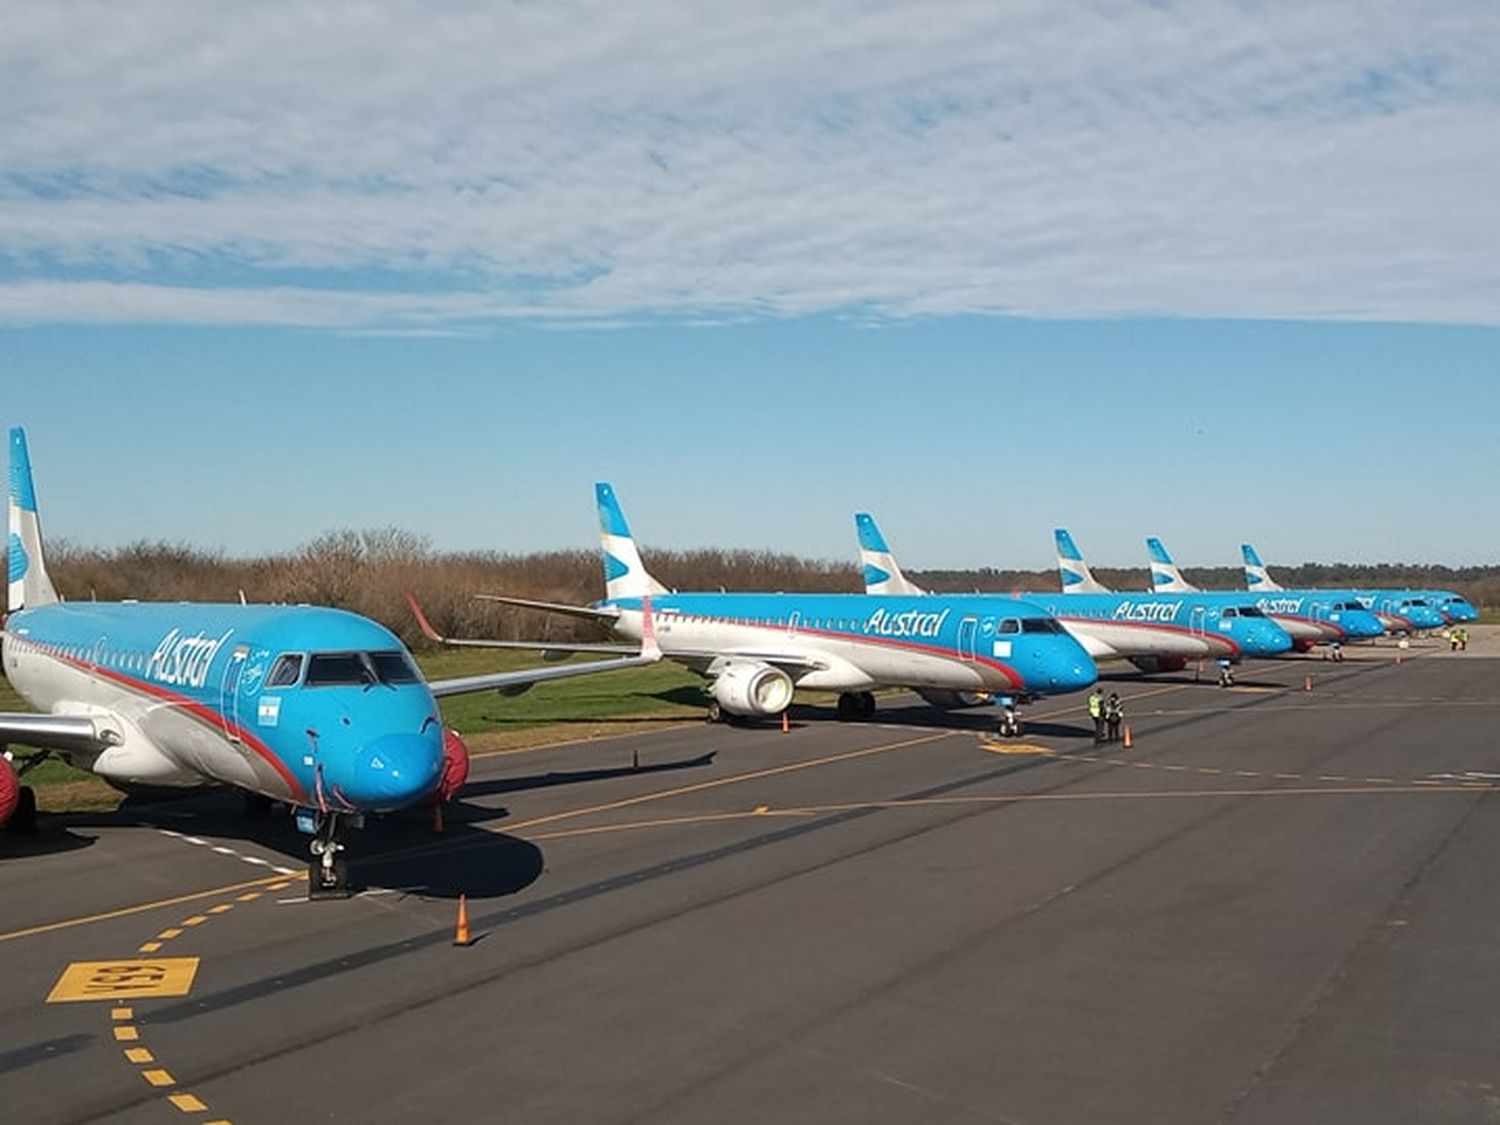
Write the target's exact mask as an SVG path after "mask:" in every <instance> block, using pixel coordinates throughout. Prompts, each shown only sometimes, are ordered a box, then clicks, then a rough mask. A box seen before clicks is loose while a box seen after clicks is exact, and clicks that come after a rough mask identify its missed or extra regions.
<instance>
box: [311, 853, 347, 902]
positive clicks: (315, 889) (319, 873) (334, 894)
mask: <svg viewBox="0 0 1500 1125" xmlns="http://www.w3.org/2000/svg"><path fill="white" fill-rule="evenodd" d="M307 897H308V898H312V899H316V898H348V897H349V863H348V861H347V860H346V859H345V858H344V857H343V856H342V855H338V856H334V858H333V865H332V866H331V867H330V868H327V869H325V868H324V867H323V860H322V857H320V856H313V857H312V859H310V860H309V861H308V864H307Z"/></svg>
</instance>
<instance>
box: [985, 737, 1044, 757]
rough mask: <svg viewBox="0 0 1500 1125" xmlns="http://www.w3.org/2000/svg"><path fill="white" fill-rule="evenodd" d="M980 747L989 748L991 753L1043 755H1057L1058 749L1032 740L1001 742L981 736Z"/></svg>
mask: <svg viewBox="0 0 1500 1125" xmlns="http://www.w3.org/2000/svg"><path fill="white" fill-rule="evenodd" d="M979 748H980V749H981V750H988V751H989V752H990V753H991V754H1040V755H1043V756H1047V755H1052V756H1054V757H1055V756H1056V755H1057V751H1056V750H1050V749H1048V748H1047V747H1045V746H1037V745H1035V744H1033V743H1030V742H1001V741H1000V740H999V739H997V738H981V739H980V740H979Z"/></svg>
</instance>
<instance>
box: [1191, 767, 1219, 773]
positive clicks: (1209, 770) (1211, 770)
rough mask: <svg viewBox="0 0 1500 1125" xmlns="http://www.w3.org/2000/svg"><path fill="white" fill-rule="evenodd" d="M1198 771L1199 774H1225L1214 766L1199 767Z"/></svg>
mask: <svg viewBox="0 0 1500 1125" xmlns="http://www.w3.org/2000/svg"><path fill="white" fill-rule="evenodd" d="M1197 770H1198V772H1199V773H1223V772H1224V771H1223V770H1216V769H1214V768H1213V767H1212V766H1198V767H1197Z"/></svg>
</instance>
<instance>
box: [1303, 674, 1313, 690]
mask: <svg viewBox="0 0 1500 1125" xmlns="http://www.w3.org/2000/svg"><path fill="white" fill-rule="evenodd" d="M1302 690H1303V691H1312V677H1311V676H1303V677H1302Z"/></svg>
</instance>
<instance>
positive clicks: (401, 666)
mask: <svg viewBox="0 0 1500 1125" xmlns="http://www.w3.org/2000/svg"><path fill="white" fill-rule="evenodd" d="M420 678H421V677H420V676H419V675H418V674H417V670H416V669H415V668H414V667H412V663H411V661H410V660H408V659H407V657H406V654H405V653H404V652H401V651H400V650H394V651H389V652H315V653H313V654H312V656H310V657H309V658H308V660H307V678H306V679H305V680H304V683H305V684H306V685H307V686H308V687H325V686H333V685H340V684H342V685H346V686H347V685H350V684H357V685H361V686H370V685H373V684H412V683H416V682H417V681H418V680H419V679H420Z"/></svg>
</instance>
